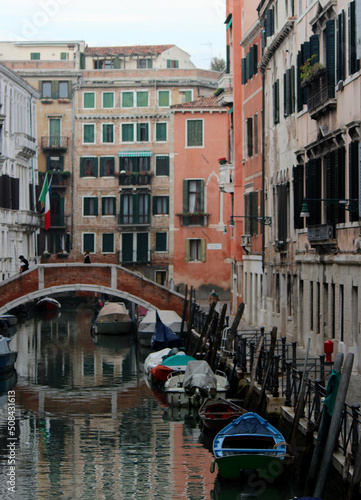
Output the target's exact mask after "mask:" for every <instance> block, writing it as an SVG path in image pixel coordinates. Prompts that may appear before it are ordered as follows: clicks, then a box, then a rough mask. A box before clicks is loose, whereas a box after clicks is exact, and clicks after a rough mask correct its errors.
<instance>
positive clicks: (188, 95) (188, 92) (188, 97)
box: [184, 90, 193, 102]
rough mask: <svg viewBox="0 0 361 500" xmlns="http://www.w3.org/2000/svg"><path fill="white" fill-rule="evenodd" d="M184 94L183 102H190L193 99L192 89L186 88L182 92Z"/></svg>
mask: <svg viewBox="0 0 361 500" xmlns="http://www.w3.org/2000/svg"><path fill="white" fill-rule="evenodd" d="M184 95H185V102H192V100H193V91H192V90H186V91H185V92H184Z"/></svg>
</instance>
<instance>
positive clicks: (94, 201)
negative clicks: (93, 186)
mask: <svg viewBox="0 0 361 500" xmlns="http://www.w3.org/2000/svg"><path fill="white" fill-rule="evenodd" d="M83 215H84V216H96V215H98V198H96V197H95V196H89V197H84V198H83Z"/></svg>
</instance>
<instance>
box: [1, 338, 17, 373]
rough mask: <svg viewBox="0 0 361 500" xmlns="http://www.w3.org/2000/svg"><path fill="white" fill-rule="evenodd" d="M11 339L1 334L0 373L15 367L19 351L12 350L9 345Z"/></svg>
mask: <svg viewBox="0 0 361 500" xmlns="http://www.w3.org/2000/svg"><path fill="white" fill-rule="evenodd" d="M9 342H10V339H8V338H7V337H3V336H2V335H0V373H6V372H8V371H10V370H12V369H13V368H14V365H15V361H16V358H17V356H18V353H17V351H11V350H10V347H9Z"/></svg>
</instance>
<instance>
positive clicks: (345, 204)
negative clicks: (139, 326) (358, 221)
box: [300, 198, 360, 217]
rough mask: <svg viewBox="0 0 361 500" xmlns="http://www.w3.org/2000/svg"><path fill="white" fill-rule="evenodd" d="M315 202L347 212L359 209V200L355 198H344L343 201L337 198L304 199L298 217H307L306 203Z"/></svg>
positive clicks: (308, 213)
mask: <svg viewBox="0 0 361 500" xmlns="http://www.w3.org/2000/svg"><path fill="white" fill-rule="evenodd" d="M316 201H324V202H325V203H328V204H329V205H333V206H335V207H338V208H343V209H344V210H347V211H348V212H357V210H358V208H359V203H360V202H359V200H358V199H356V198H350V199H347V198H344V199H337V198H315V199H311V198H304V199H303V202H302V206H301V213H300V217H309V216H310V212H309V211H308V203H307V202H316Z"/></svg>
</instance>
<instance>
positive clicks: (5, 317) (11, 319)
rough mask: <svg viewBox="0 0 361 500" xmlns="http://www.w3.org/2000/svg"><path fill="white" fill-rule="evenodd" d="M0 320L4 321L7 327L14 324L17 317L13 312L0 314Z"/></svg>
mask: <svg viewBox="0 0 361 500" xmlns="http://www.w3.org/2000/svg"><path fill="white" fill-rule="evenodd" d="M0 322H4V323H6V324H7V326H8V327H10V326H15V325H16V324H17V322H18V318H17V317H16V316H15V315H14V314H2V315H1V316H0Z"/></svg>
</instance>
